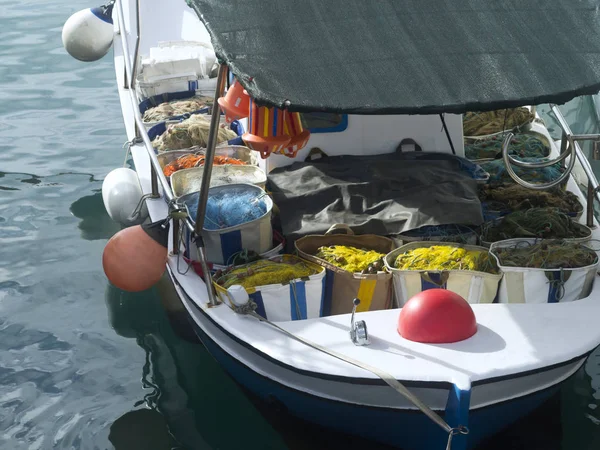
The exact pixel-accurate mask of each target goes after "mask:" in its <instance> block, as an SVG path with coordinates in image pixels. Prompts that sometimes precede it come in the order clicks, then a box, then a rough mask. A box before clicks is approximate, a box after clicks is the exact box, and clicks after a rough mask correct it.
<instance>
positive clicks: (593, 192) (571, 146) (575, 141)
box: [502, 105, 600, 227]
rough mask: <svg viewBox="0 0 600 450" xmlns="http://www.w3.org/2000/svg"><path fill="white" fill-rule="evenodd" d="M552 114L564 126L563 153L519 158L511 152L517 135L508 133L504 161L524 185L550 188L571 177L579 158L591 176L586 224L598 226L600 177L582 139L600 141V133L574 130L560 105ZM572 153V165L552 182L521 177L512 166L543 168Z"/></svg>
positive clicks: (588, 188)
mask: <svg viewBox="0 0 600 450" xmlns="http://www.w3.org/2000/svg"><path fill="white" fill-rule="evenodd" d="M551 111H552V114H554V116H555V117H556V120H557V122H558V125H559V126H560V128H561V129H562V137H561V145H560V155H559V156H558V157H557V158H555V159H553V160H549V161H544V162H539V163H530V162H523V161H519V160H518V159H515V158H513V157H512V156H511V155H510V154H509V144H510V140H511V138H512V137H513V134H512V133H507V134H506V137H505V139H504V142H503V144H502V158H503V160H504V164H505V165H506V171H507V172H508V174H509V175H510V176H511V178H512V179H514V180H515V181H516V182H517V183H519V184H520V185H521V186H524V187H526V188H529V189H537V190H542V189H550V188H552V187H554V186H556V185H558V184H560V183H562V182H563V181H564V180H566V179H567V177H568V176H569V175H570V174H571V172H572V170H573V167H575V162H576V161H579V163H580V164H581V167H582V168H583V171H584V172H585V175H586V177H587V179H588V184H587V193H586V200H587V201H586V203H587V206H586V225H587V226H588V227H593V226H594V200H598V201H600V192H599V190H600V187H599V184H598V180H597V179H596V176H595V175H594V171H593V170H592V166H591V165H590V162H589V161H588V159H587V158H586V156H585V154H584V153H583V150H581V147H580V146H579V141H599V140H600V134H573V132H572V131H571V128H570V127H569V124H568V123H567V121H566V120H565V118H564V116H563V115H562V112H561V111H560V109H559V108H558V106H556V105H551ZM569 156H570V159H569V165H568V166H567V167H566V168H565V170H564V172H563V173H562V175H561V176H560V177H558V178H557V179H556V180H552V181H550V182H548V183H539V184H533V183H528V182H527V181H525V180H523V179H521V178H520V177H519V176H518V175H517V174H516V173H515V171H514V169H513V168H512V165H513V164H514V165H515V166H518V167H523V168H529V169H539V168H543V167H549V166H551V165H554V164H556V163H561V164H563V165H564V162H565V161H566V158H567V157H569Z"/></svg>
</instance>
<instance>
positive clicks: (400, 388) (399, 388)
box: [236, 308, 469, 450]
mask: <svg viewBox="0 0 600 450" xmlns="http://www.w3.org/2000/svg"><path fill="white" fill-rule="evenodd" d="M236 312H239V313H241V314H248V315H250V316H252V317H254V318H256V319H258V320H260V321H261V322H266V323H267V324H269V325H271V326H272V327H273V328H276V329H277V330H279V331H281V332H282V333H283V334H285V335H286V336H288V337H290V338H292V339H294V340H295V341H298V342H300V343H302V344H305V345H308V346H309V347H311V348H313V349H315V350H318V351H320V352H322V353H325V354H327V355H329V356H333V357H334V358H337V359H339V360H341V361H344V362H347V363H348V364H352V365H353V366H356V367H359V368H361V369H363V370H367V371H369V372H371V373H373V374H375V375H377V376H378V377H379V378H381V379H382V380H383V381H384V382H385V383H386V384H387V385H388V386H390V387H391V388H392V389H394V390H395V391H396V392H398V393H399V394H400V395H402V396H403V397H404V398H406V399H407V400H409V401H410V402H411V403H412V404H413V405H415V406H416V407H417V408H418V409H419V410H420V411H421V412H422V413H423V414H425V415H426V416H427V417H429V418H430V419H431V420H432V421H433V422H434V423H435V424H436V425H438V426H439V427H440V428H441V429H442V430H444V431H445V432H446V433H448V443H447V445H446V450H450V449H451V447H452V437H453V436H455V435H457V434H468V433H469V429H468V428H467V427H465V426H463V425H459V426H458V427H456V428H452V427H451V426H450V425H448V424H447V423H446V422H445V421H444V419H442V418H441V417H440V416H439V415H438V414H437V413H436V412H435V411H433V410H432V409H431V408H429V406H427V405H426V404H425V403H423V402H422V401H421V400H420V399H419V398H418V397H416V396H415V395H414V394H413V393H411V392H410V391H409V390H408V389H407V388H406V387H405V386H404V385H403V384H402V383H400V382H399V381H398V380H396V379H395V378H394V377H393V376H392V375H390V374H389V373H387V372H385V371H383V370H381V369H378V368H377V367H373V366H370V365H368V364H365V363H363V362H361V361H358V360H356V359H353V358H350V357H349V356H346V355H342V354H341V353H338V352H336V351H335V350H330V349H328V348H325V347H323V346H321V345H319V344H317V343H315V342H312V341H309V340H308V339H305V338H303V337H300V336H296V335H295V334H292V333H290V332H289V331H287V330H284V329H283V328H281V327H280V326H279V325H277V324H275V323H273V322H271V321H269V320H267V319H265V318H264V317H262V316H260V315H258V314H257V313H256V312H254V310H253V309H248V308H238V309H236Z"/></svg>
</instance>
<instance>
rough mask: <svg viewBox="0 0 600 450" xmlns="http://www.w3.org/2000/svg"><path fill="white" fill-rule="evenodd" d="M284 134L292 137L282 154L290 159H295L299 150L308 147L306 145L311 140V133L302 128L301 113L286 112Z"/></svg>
mask: <svg viewBox="0 0 600 450" xmlns="http://www.w3.org/2000/svg"><path fill="white" fill-rule="evenodd" d="M283 132H284V133H285V134H287V135H288V136H290V142H289V143H288V144H287V145H286V146H285V147H284V148H283V151H282V152H281V153H282V154H284V155H285V156H289V157H290V158H294V157H295V156H296V154H297V153H298V150H301V149H303V148H304V147H306V144H308V140H309V139H310V131H308V130H305V129H304V127H303V126H302V118H301V117H300V113H297V112H289V111H286V112H285V122H284V123H283Z"/></svg>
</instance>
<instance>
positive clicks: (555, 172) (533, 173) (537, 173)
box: [480, 158, 562, 185]
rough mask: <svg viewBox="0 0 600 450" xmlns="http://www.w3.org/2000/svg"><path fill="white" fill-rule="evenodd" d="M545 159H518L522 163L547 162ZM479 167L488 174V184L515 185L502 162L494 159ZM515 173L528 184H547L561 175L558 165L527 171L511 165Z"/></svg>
mask: <svg viewBox="0 0 600 450" xmlns="http://www.w3.org/2000/svg"><path fill="white" fill-rule="evenodd" d="M547 160H548V159H547V158H519V161H523V162H542V161H547ZM480 165H481V167H482V168H483V169H484V170H485V171H486V172H487V173H489V174H490V179H489V181H488V184H492V185H497V184H504V183H515V181H514V180H513V179H512V177H511V176H510V175H509V174H508V172H507V170H506V166H505V165H504V161H503V160H502V159H496V160H494V161H487V162H482V163H481V164H480ZM512 168H513V169H514V171H515V173H516V174H517V175H518V176H519V177H520V178H521V179H522V180H525V181H527V182H529V183H547V182H549V181H553V180H556V179H557V178H558V177H559V176H561V175H562V169H561V167H560V163H556V164H553V165H551V166H549V167H543V168H541V169H529V168H523V167H518V166H515V165H513V166H512Z"/></svg>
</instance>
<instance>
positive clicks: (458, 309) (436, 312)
mask: <svg viewBox="0 0 600 450" xmlns="http://www.w3.org/2000/svg"><path fill="white" fill-rule="evenodd" d="M476 331H477V321H476V320H475V314H473V310H472V309H471V305H469V303H468V302H467V301H466V300H465V299H464V298H462V297H461V296H460V295H458V294H456V293H454V292H452V291H449V290H447V289H427V290H426V291H422V292H419V293H418V294H417V295H414V296H413V297H412V298H411V299H410V300H408V302H406V304H405V305H404V307H403V308H402V309H401V310H400V316H399V317H398V333H400V335H401V336H402V337H403V338H405V339H408V340H410V341H415V342H422V343H427V344H449V343H451V342H458V341H462V340H464V339H467V338H470V337H471V336H473V335H474V334H475V332H476Z"/></svg>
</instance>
